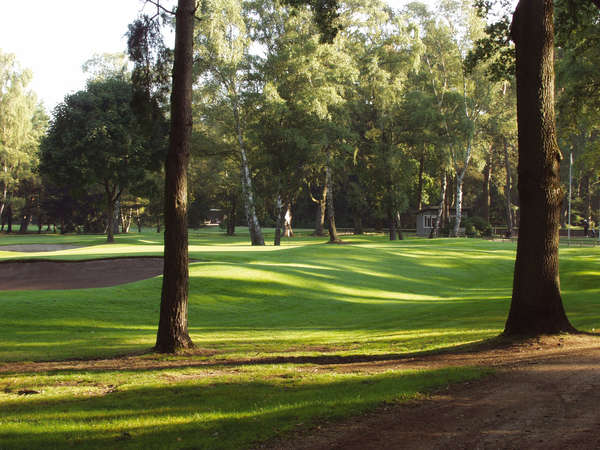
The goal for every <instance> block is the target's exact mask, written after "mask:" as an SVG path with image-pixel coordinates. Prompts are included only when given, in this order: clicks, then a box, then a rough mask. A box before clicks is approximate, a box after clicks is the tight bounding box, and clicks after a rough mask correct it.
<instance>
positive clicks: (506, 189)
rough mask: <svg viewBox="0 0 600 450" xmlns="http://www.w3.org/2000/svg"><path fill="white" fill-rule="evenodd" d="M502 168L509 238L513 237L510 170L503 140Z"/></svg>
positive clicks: (506, 145) (507, 234)
mask: <svg viewBox="0 0 600 450" xmlns="http://www.w3.org/2000/svg"><path fill="white" fill-rule="evenodd" d="M504 168H505V170H506V184H505V185H504V196H505V197H506V198H505V200H506V236H507V237H511V236H512V235H513V232H514V230H513V224H514V220H513V212H512V202H511V199H512V193H511V190H512V189H511V178H512V175H511V170H510V159H509V155H508V142H507V141H506V138H504Z"/></svg>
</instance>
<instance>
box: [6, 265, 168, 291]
mask: <svg viewBox="0 0 600 450" xmlns="http://www.w3.org/2000/svg"><path fill="white" fill-rule="evenodd" d="M162 272H163V259H162V258H113V259H97V260H90V261H39V260H21V261H10V260H9V261H2V262H0V290H3V291H17V290H42V289H84V288H98V287H107V286H116V285H119V284H125V283H132V282H134V281H139V280H143V279H146V278H152V277H155V276H158V275H161V274H162Z"/></svg>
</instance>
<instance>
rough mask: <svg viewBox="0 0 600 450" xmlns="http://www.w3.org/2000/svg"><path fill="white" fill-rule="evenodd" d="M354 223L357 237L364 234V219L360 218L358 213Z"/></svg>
mask: <svg viewBox="0 0 600 450" xmlns="http://www.w3.org/2000/svg"><path fill="white" fill-rule="evenodd" d="M352 221H353V222H354V234H355V235H357V236H358V235H361V234H364V230H363V223H362V217H361V216H359V215H358V213H355V214H354V215H353V216H352Z"/></svg>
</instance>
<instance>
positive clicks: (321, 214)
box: [309, 177, 329, 236]
mask: <svg viewBox="0 0 600 450" xmlns="http://www.w3.org/2000/svg"><path fill="white" fill-rule="evenodd" d="M328 189H329V186H328V185H327V177H326V181H325V186H323V192H322V195H321V198H320V199H316V198H315V197H313V195H312V193H310V198H311V200H312V201H313V202H315V203H316V204H317V209H316V217H315V231H314V232H313V236H325V231H324V230H325V212H326V210H327V191H328ZM309 192H310V186H309Z"/></svg>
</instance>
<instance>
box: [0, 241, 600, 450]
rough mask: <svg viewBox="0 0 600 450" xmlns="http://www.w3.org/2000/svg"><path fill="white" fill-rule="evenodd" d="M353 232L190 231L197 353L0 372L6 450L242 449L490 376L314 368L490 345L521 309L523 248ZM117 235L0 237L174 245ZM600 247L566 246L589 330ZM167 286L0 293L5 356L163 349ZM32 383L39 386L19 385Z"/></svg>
mask: <svg viewBox="0 0 600 450" xmlns="http://www.w3.org/2000/svg"><path fill="white" fill-rule="evenodd" d="M54 239H56V240H54ZM344 239H345V240H346V241H347V242H349V243H350V244H349V245H327V244H324V242H325V239H323V238H311V237H308V236H304V237H302V236H300V237H296V238H294V239H290V240H285V241H284V242H283V245H282V246H281V247H273V246H271V245H268V246H266V247H259V248H257V247H254V248H253V247H251V246H249V245H248V244H247V242H248V239H247V236H245V235H244V234H243V233H240V236H237V237H234V238H228V237H225V236H222V235H221V234H220V233H218V232H216V231H199V232H191V234H190V255H191V257H192V258H193V259H194V260H195V261H196V262H194V263H192V264H191V266H190V311H189V324H190V334H191V336H192V339H193V340H194V342H195V344H196V345H197V347H198V351H197V352H195V353H194V354H189V355H185V356H172V357H166V356H157V355H152V354H148V355H145V356H140V359H146V360H148V362H149V363H152V362H155V361H156V362H160V361H165V360H168V361H169V362H170V363H172V364H173V366H172V367H169V368H164V367H163V368H157V367H154V366H153V365H152V364H149V366H148V367H146V368H143V369H142V368H138V369H127V368H126V367H125V368H124V369H123V370H116V369H114V370H110V369H104V370H94V369H93V368H90V367H86V368H85V369H73V368H71V369H52V370H48V371H43V372H40V373H26V372H25V373H21V372H18V371H12V372H8V373H2V374H0V448H52V447H57V448H62V447H69V446H73V447H78V448H80V447H83V448H100V447H102V448H107V447H108V448H139V447H150V448H190V447H193V448H245V447H248V446H252V445H254V444H256V443H257V442H260V441H264V440H265V439H269V438H272V437H273V436H276V435H280V434H281V433H284V432H286V431H289V430H294V429H303V428H306V427H310V426H312V425H314V424H316V423H318V422H319V421H321V420H332V419H336V418H340V417H345V416H348V415H350V414H358V413H360V412H362V411H365V410H367V409H370V408H373V407H374V406H376V405H378V404H381V402H384V401H396V400H404V399H410V398H415V397H418V396H420V395H422V394H423V393H424V392H428V391H430V390H431V389H435V388H436V387H439V386H444V385H446V384H448V383H451V382H457V381H461V380H466V379H471V378H473V377H478V376H481V375H483V374H485V373H487V371H486V370H484V369H477V368H459V369H443V370H437V371H419V372H412V371H398V370H396V371H388V372H383V373H377V374H369V373H352V371H350V373H338V372H336V371H331V370H319V367H322V366H320V365H315V364H314V363H315V362H318V363H319V364H322V363H326V362H327V361H331V362H336V361H340V360H343V358H344V357H347V358H356V357H358V356H360V357H361V358H362V359H364V360H369V359H374V360H376V359H385V358H394V357H396V356H398V355H402V354H406V353H411V352H419V351H424V350H436V349H442V348H448V347H451V346H456V345H461V344H466V343H469V342H474V341H478V340H482V339H485V338H490V337H493V336H495V335H497V334H498V333H499V332H501V330H502V328H503V325H504V320H505V318H506V314H507V311H508V307H509V299H510V294H511V286H512V270H513V264H514V256H515V245H514V244H512V243H505V242H488V241H481V240H470V239H454V240H453V239H439V240H427V239H415V238H413V239H408V240H405V241H397V242H390V241H389V240H387V239H386V238H385V237H384V236H361V237H354V236H348V237H344ZM103 240H104V238H103V237H102V236H60V237H59V236H15V237H13V236H10V237H4V236H3V237H1V238H0V244H14V243H20V244H23V243H54V242H56V243H60V242H62V243H78V244H81V245H87V247H85V248H80V249H72V250H64V251H59V252H52V253H43V254H42V253H40V254H24V253H19V254H16V253H3V252H0V258H3V259H6V258H14V257H18V258H20V259H23V258H40V257H44V258H57V259H90V258H98V257H114V256H127V255H158V254H161V252H162V239H161V236H160V235H158V234H156V233H144V234H135V233H132V234H130V235H127V236H118V237H117V242H116V243H115V244H112V245H107V244H104V243H103ZM0 250H1V248H0ZM599 253H600V249H598V248H591V247H590V248H564V249H561V281H562V289H563V297H564V301H565V307H566V309H567V312H568V314H569V317H570V318H571V320H572V322H573V323H574V325H575V326H576V327H578V328H580V329H584V330H592V329H595V328H598V327H600V310H599V308H598V306H599V304H598V303H599V302H600V299H599V298H600V297H599V296H598V290H599V289H600V283H599V281H600V262H599V258H598V256H600V255H599ZM160 287H161V279H160V277H158V278H155V279H150V280H145V281H140V282H137V283H132V284H128V285H123V286H118V287H113V288H102V289H82V290H70V291H20V292H15V291H13V292H0V342H1V343H2V345H1V346H0V361H4V362H11V361H54V360H66V359H77V358H82V359H93V358H100V357H113V356H118V355H123V354H131V353H144V352H149V351H150V348H151V346H152V345H153V343H154V339H155V333H156V324H157V321H158V306H159V301H160ZM189 360H192V361H196V363H198V364H201V365H199V366H193V367H191V366H190V365H189V363H187V362H186V361H189ZM23 389H30V390H35V391H37V392H40V394H35V395H31V396H23V395H19V394H18V391H19V390H23Z"/></svg>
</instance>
